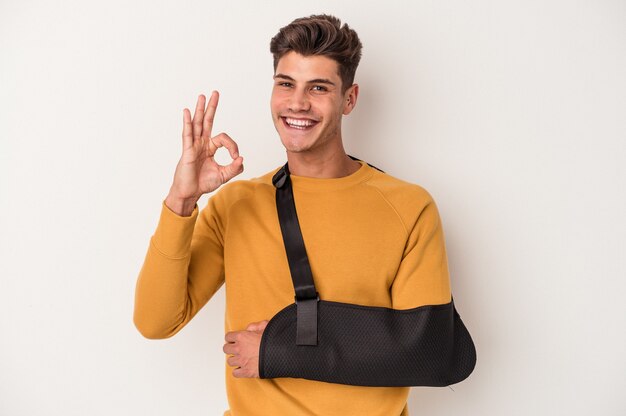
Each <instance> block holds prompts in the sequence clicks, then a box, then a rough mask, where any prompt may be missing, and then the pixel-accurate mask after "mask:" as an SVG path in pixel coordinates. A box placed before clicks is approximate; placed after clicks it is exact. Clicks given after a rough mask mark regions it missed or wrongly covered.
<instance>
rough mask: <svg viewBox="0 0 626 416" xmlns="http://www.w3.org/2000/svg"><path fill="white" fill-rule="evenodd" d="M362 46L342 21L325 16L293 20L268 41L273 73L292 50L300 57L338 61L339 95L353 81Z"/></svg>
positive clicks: (351, 30)
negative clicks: (272, 60)
mask: <svg viewBox="0 0 626 416" xmlns="http://www.w3.org/2000/svg"><path fill="white" fill-rule="evenodd" d="M362 47H363V45H361V41H360V40H359V36H358V35H357V33H356V32H355V31H354V30H353V29H351V28H350V27H349V26H348V25H347V24H346V23H344V24H343V26H341V20H339V19H338V18H336V17H335V16H330V15H326V14H320V15H312V16H309V17H301V18H299V19H296V20H294V21H293V22H291V23H289V24H288V25H287V26H285V27H283V28H281V29H280V30H279V32H278V34H276V36H274V37H273V38H272V40H271V42H270V52H271V53H272V55H273V56H274V72H276V68H277V66H278V62H279V61H280V58H282V57H283V56H284V55H285V54H287V53H289V52H292V51H293V52H296V53H298V54H300V55H302V56H326V57H328V58H330V59H332V60H333V61H335V62H337V67H338V71H339V77H340V78H341V90H342V91H341V92H342V93H345V92H346V90H347V89H348V88H349V87H350V86H351V85H352V83H353V82H354V74H355V73H356V68H357V67H358V66H359V61H360V60H361V49H362Z"/></svg>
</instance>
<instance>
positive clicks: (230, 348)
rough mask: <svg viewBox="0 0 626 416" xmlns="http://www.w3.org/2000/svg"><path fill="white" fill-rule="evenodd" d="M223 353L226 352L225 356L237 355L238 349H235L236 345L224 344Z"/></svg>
mask: <svg viewBox="0 0 626 416" xmlns="http://www.w3.org/2000/svg"><path fill="white" fill-rule="evenodd" d="M222 351H224V354H237V347H235V344H234V343H231V344H224V346H223V347H222Z"/></svg>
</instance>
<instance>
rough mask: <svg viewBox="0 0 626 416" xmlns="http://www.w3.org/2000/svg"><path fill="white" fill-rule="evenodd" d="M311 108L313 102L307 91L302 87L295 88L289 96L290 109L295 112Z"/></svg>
mask: <svg viewBox="0 0 626 416" xmlns="http://www.w3.org/2000/svg"><path fill="white" fill-rule="evenodd" d="M310 109H311V103H310V102H309V97H308V95H307V94H306V91H303V90H301V89H298V88H296V89H294V91H293V93H292V94H291V96H290V97H289V110H290V111H292V112H294V113H299V112H303V111H309V110H310Z"/></svg>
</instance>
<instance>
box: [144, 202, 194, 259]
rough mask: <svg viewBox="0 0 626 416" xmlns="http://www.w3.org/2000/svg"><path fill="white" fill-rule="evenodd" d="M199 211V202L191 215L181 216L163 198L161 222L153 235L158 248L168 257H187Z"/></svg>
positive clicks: (153, 240)
mask: <svg viewBox="0 0 626 416" xmlns="http://www.w3.org/2000/svg"><path fill="white" fill-rule="evenodd" d="M198 212H199V211H198V204H196V205H195V207H194V208H193V212H192V213H191V215H190V216H189V217H183V216H180V215H178V214H176V213H175V212H174V211H172V210H171V209H169V207H168V206H167V205H165V200H163V202H162V203H161V216H160V218H159V224H158V225H157V228H156V231H155V232H154V235H153V237H152V242H153V244H154V245H155V246H156V248H157V249H158V250H159V251H160V252H161V253H163V254H165V255H166V256H167V257H171V258H183V257H185V256H186V255H187V254H188V253H189V248H190V247H191V237H192V236H193V229H194V226H195V224H196V219H197V218H198Z"/></svg>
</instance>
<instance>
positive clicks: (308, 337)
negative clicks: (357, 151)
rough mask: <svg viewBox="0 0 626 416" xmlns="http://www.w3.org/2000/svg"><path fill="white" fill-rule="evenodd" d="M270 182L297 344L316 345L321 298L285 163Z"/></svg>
mask: <svg viewBox="0 0 626 416" xmlns="http://www.w3.org/2000/svg"><path fill="white" fill-rule="evenodd" d="M348 156H349V157H350V158H351V159H352V160H356V161H360V159H357V158H355V157H353V156H350V155H348ZM368 165H369V166H371V167H373V168H374V169H377V170H379V171H381V172H382V170H380V169H378V168H377V167H376V166H372V165H370V164H369V163H368ZM272 183H273V184H274V186H275V187H276V209H277V210H278V220H279V222H280V230H281V233H282V235H283V242H284V244H285V251H286V253H287V261H288V263H289V270H290V272H291V280H292V281H293V287H294V290H295V292H296V295H295V302H296V316H297V325H296V345H317V320H318V314H317V303H318V302H319V300H320V297H319V294H318V293H317V290H316V288H315V282H314V281H313V273H312V272H311V265H310V264H309V258H308V256H307V254H306V248H305V246H304V239H303V237H302V231H301V230H300V223H299V222H298V214H297V213H296V204H295V200H294V197H293V187H292V186H291V177H290V172H289V166H288V163H285V165H284V166H283V167H282V168H280V169H279V170H278V172H276V174H274V176H273V177H272Z"/></svg>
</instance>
